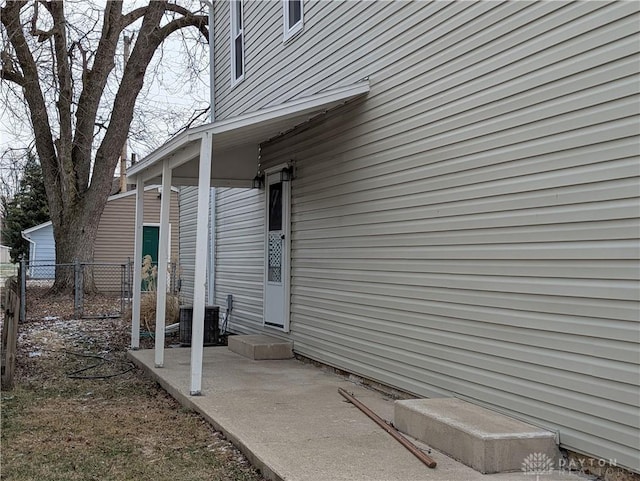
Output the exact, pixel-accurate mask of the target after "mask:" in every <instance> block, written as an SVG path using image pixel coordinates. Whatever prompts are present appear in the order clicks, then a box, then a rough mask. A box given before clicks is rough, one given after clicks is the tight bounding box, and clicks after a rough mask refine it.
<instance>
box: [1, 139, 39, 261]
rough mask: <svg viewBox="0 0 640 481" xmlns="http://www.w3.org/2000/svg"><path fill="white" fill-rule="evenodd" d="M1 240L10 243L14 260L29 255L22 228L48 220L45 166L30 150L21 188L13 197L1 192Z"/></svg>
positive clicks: (7, 244) (5, 243)
mask: <svg viewBox="0 0 640 481" xmlns="http://www.w3.org/2000/svg"><path fill="white" fill-rule="evenodd" d="M1 201H2V214H3V217H4V221H3V225H2V244H3V245H6V246H9V247H11V260H12V261H13V262H18V261H19V260H20V257H22V256H24V257H25V258H28V256H29V243H28V242H27V241H26V240H25V239H23V238H22V234H21V233H22V231H23V230H25V229H28V228H29V227H33V226H35V225H38V224H42V223H43V222H47V221H48V220H49V206H48V204H47V195H46V193H45V189H44V181H43V178H42V168H41V167H40V164H39V163H38V160H37V159H36V157H35V156H34V155H33V153H31V152H29V153H28V159H27V162H26V164H25V167H24V172H23V174H22V179H21V180H20V185H19V187H18V191H17V192H16V194H15V195H14V197H13V198H12V199H9V198H7V197H5V196H2V199H1Z"/></svg>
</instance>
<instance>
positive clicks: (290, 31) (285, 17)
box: [282, 0, 304, 42]
mask: <svg viewBox="0 0 640 481" xmlns="http://www.w3.org/2000/svg"><path fill="white" fill-rule="evenodd" d="M291 1H292V0H282V29H283V42H286V41H287V40H289V39H291V38H293V37H295V36H296V35H298V34H299V33H300V32H302V30H304V0H294V1H299V2H300V20H299V21H298V22H297V23H296V24H295V25H293V26H292V27H291V28H289V3H290V2H291Z"/></svg>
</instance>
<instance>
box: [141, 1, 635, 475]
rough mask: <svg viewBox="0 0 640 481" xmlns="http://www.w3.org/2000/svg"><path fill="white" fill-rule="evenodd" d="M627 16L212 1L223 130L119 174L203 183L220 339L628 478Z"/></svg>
mask: <svg viewBox="0 0 640 481" xmlns="http://www.w3.org/2000/svg"><path fill="white" fill-rule="evenodd" d="M639 9H640V4H638V3H637V2H612V3H606V2H576V3H567V2H505V3H500V2H453V3H451V2H340V1H335V2H322V1H304V2H300V1H295V0H285V1H284V2H262V1H249V0H247V1H244V2H233V3H232V4H230V3H229V2H215V32H216V38H215V42H214V44H215V48H216V51H215V63H216V65H215V72H216V74H217V75H216V79H215V80H216V85H215V112H216V121H215V122H214V123H212V124H209V125H205V126H202V127H197V128H193V129H190V130H188V131H187V132H184V133H182V134H180V135H179V136H177V137H175V138H174V139H172V140H171V141H169V142H168V143H167V144H165V145H164V146H163V147H162V148H160V149H158V150H157V151H155V152H154V153H152V154H151V155H150V156H148V157H147V158H146V159H144V160H143V161H142V162H140V163H138V164H137V165H136V166H135V167H134V168H133V169H131V170H130V172H129V174H130V175H131V176H132V178H133V179H137V181H138V182H141V183H142V184H139V185H144V183H149V182H158V181H159V179H160V178H164V179H165V181H166V180H167V179H171V181H172V182H174V183H175V184H176V185H198V184H199V183H200V186H201V187H200V190H199V191H198V192H199V194H197V192H196V191H194V192H196V194H197V195H196V194H194V196H193V199H194V200H193V202H194V203H197V205H199V208H196V209H197V210H198V211H200V212H202V209H203V208H204V207H206V206H207V205H208V203H209V185H211V186H213V187H216V191H215V203H214V207H215V223H214V224H213V225H212V228H211V231H212V233H213V235H212V237H211V240H210V241H208V240H206V236H207V233H208V227H207V226H205V224H206V223H207V222H208V216H205V215H202V214H200V215H198V216H194V224H193V226H192V228H191V230H190V231H189V229H188V228H187V226H185V225H184V224H183V226H182V236H183V237H184V236H187V235H191V236H193V237H194V238H197V240H196V241H195V242H196V244H197V248H196V250H194V252H198V256H203V258H204V256H205V252H206V251H207V249H208V248H209V246H208V243H209V242H212V243H213V244H214V248H213V252H214V254H215V256H214V258H215V264H214V266H213V269H210V271H211V274H210V275H211V277H210V278H209V279H208V282H209V283H210V284H213V290H214V291H215V299H214V301H215V303H216V304H219V305H221V306H223V307H224V306H226V297H227V295H228V294H232V295H233V311H232V315H231V318H230V326H231V329H232V330H233V332H236V333H268V334H270V335H273V336H278V337H282V338H286V339H290V340H293V341H294V350H295V352H296V353H297V354H300V355H302V356H306V357H308V358H311V359H314V360H317V361H320V362H323V363H326V364H328V365H331V366H335V367H337V368H339V369H341V370H344V371H348V372H353V373H355V374H358V375H360V376H363V377H365V378H369V379H372V380H374V381H377V382H379V383H382V384H385V385H388V386H390V387H392V388H394V389H398V390H401V391H406V392H408V393H411V394H413V395H417V396H424V397H434V396H436V397H438V396H446V397H459V398H462V399H465V400H468V401H470V402H473V403H476V404H479V405H483V406H487V407H489V408H491V409H494V410H498V411H501V412H505V413H507V414H509V415H511V416H514V417H517V418H520V419H524V420H528V421H530V422H532V423H534V424H536V425H539V426H543V427H546V428H548V429H550V430H553V431H556V432H557V433H558V436H559V441H560V443H561V445H562V446H563V447H565V448H568V449H571V450H574V451H577V452H580V453H587V454H590V455H594V456H596V457H602V458H606V459H612V460H616V462H617V463H618V465H620V466H625V467H627V468H630V469H631V470H634V471H640V464H639V459H640V446H639V439H640V431H639V426H638V423H639V418H638V412H639V411H638V409H639V407H640V406H639V399H640V387H639V377H638V373H639V369H640V340H639V334H638V333H639V329H640V323H639V318H638V313H639V303H638V301H639V289H638V287H639V284H638V273H639V264H638V258H639V254H640V252H639V251H640V249H639V243H638V231H639V230H638V229H639V222H638V217H639V215H638V214H639V209H638V205H639V204H638V202H639V198H638V197H639V190H638V181H639V174H640V172H639V170H640V168H639V165H640V164H639V161H638V142H639V136H638V134H639V129H638V121H639V117H638V114H639V110H640V108H639V106H640V103H639V101H638V93H639V82H638V67H639V60H638V34H639V33H640V21H639V20H640V18H639ZM229 25H231V29H230V27H229ZM256 174H260V175H264V177H263V179H264V183H263V186H262V188H260V189H238V188H225V187H242V186H244V187H250V186H251V180H252V178H253V177H254V176H256ZM165 176H167V177H165ZM256 180H257V179H256ZM188 208H189V206H187V205H184V204H183V205H182V209H183V210H185V209H188ZM191 208H192V209H193V208H194V207H193V205H192V206H191ZM196 233H198V235H197V236H196ZM195 276H196V284H195V289H194V302H195V303H196V304H197V303H201V302H204V300H205V299H206V295H205V294H206V293H205V292H204V287H203V286H204V282H203V277H199V276H204V271H203V270H201V271H196V272H195ZM194 312H195V311H194ZM134 322H135V321H134ZM194 322H200V320H199V319H196V318H195V317H194ZM157 350H160V351H162V346H159V347H158V349H157ZM198 356H199V354H198V351H196V353H195V354H193V357H192V359H194V360H195V361H194V362H193V363H192V365H191V366H192V367H191V391H192V393H194V394H196V393H199V392H200V380H199V379H200V378H199V372H200V370H201V367H202V365H201V362H200V364H198ZM156 359H157V361H156V363H157V365H162V362H161V360H162V358H161V356H160V357H156ZM158 359H159V361H158Z"/></svg>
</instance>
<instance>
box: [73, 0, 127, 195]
mask: <svg viewBox="0 0 640 481" xmlns="http://www.w3.org/2000/svg"><path fill="white" fill-rule="evenodd" d="M121 24H122V2H121V1H114V2H107V5H106V7H105V13H104V21H103V25H102V33H101V35H100V41H99V42H98V48H97V49H96V52H95V57H94V60H93V67H92V68H91V69H90V70H89V68H88V66H87V65H86V64H85V67H84V68H85V69H84V71H83V75H82V93H81V94H80V98H79V99H78V111H77V114H76V131H75V136H74V139H73V150H72V157H73V159H74V162H75V163H76V164H77V165H79V166H80V167H79V168H78V181H79V184H80V186H81V188H82V189H83V190H85V189H87V188H88V185H89V175H90V171H91V153H92V146H93V134H94V127H95V121H96V116H97V112H98V108H99V106H100V99H101V98H102V93H103V91H104V88H105V85H106V84H107V80H108V78H109V73H110V72H111V71H112V70H113V68H114V66H115V55H116V49H117V47H118V38H119V36H120V32H121V31H122V25H121Z"/></svg>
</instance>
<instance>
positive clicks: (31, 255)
mask: <svg viewBox="0 0 640 481" xmlns="http://www.w3.org/2000/svg"><path fill="white" fill-rule="evenodd" d="M20 237H22V238H23V239H24V240H26V241H27V242H28V243H29V244H31V245H30V246H29V266H31V263H32V261H35V257H36V249H37V244H36V243H35V242H34V241H32V240H31V237H27V236H26V235H25V234H24V231H21V232H20ZM32 248H33V250H32ZM29 270H31V267H29ZM30 274H31V273H29V275H30Z"/></svg>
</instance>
